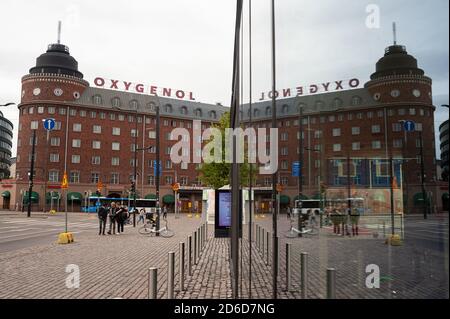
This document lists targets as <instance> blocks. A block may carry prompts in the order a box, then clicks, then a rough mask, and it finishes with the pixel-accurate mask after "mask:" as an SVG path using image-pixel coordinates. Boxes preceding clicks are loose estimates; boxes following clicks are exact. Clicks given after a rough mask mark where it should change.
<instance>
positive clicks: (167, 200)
mask: <svg viewBox="0 0 450 319" xmlns="http://www.w3.org/2000/svg"><path fill="white" fill-rule="evenodd" d="M162 200H163V203H164V204H173V203H175V197H174V196H173V195H164V196H163V198H162Z"/></svg>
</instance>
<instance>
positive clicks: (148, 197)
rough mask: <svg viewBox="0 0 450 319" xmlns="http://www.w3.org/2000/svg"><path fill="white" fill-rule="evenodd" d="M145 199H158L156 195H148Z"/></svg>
mask: <svg viewBox="0 0 450 319" xmlns="http://www.w3.org/2000/svg"><path fill="white" fill-rule="evenodd" d="M144 198H145V199H156V194H147V195H145V197H144Z"/></svg>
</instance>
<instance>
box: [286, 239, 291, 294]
mask: <svg viewBox="0 0 450 319" xmlns="http://www.w3.org/2000/svg"><path fill="white" fill-rule="evenodd" d="M291 247H292V244H290V243H286V291H291V289H292V285H291Z"/></svg>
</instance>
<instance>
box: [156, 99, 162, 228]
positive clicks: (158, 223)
mask: <svg viewBox="0 0 450 319" xmlns="http://www.w3.org/2000/svg"><path fill="white" fill-rule="evenodd" d="M159 107H160V104H159V103H158V104H157V105H156V216H157V218H156V234H155V235H156V236H159V227H160V221H159V218H160V204H159V182H160V181H159V174H160V170H161V165H159V162H160V149H159V148H160V147H159V129H160V127H159V120H160V119H159Z"/></svg>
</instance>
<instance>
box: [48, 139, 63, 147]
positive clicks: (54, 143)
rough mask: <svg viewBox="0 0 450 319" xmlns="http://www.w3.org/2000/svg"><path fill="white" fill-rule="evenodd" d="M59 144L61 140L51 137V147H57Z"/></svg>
mask: <svg viewBox="0 0 450 319" xmlns="http://www.w3.org/2000/svg"><path fill="white" fill-rule="evenodd" d="M60 144H61V139H60V138H59V137H52V138H51V139H50V145H51V146H59V145H60Z"/></svg>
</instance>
